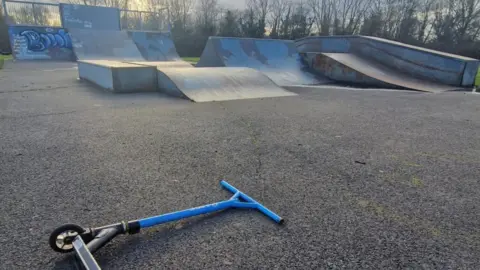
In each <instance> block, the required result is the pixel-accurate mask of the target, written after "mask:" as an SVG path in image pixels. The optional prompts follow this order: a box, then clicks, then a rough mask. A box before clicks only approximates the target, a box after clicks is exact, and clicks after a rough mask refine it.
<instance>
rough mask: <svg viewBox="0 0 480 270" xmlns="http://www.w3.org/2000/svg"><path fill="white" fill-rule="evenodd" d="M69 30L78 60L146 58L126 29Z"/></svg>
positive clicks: (140, 59)
mask: <svg viewBox="0 0 480 270" xmlns="http://www.w3.org/2000/svg"><path fill="white" fill-rule="evenodd" d="M68 32H69V34H70V37H71V39H72V47H73V51H74V53H75V55H76V57H77V59H78V60H97V59H103V60H132V61H143V60H144V59H143V57H142V54H141V53H140V51H139V50H138V48H137V46H136V45H135V43H134V42H133V41H132V40H131V39H130V37H129V36H128V34H127V32H126V31H111V30H94V31H92V30H89V29H75V28H72V29H68Z"/></svg>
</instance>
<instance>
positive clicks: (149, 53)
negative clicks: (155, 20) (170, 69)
mask: <svg viewBox="0 0 480 270" xmlns="http://www.w3.org/2000/svg"><path fill="white" fill-rule="evenodd" d="M128 36H129V37H130V38H131V39H132V40H133V42H134V43H135V44H136V45H137V48H138V50H139V51H140V53H141V54H142V56H143V58H144V59H145V60H147V61H178V60H180V56H178V53H177V49H176V48H175V44H174V43H173V41H172V39H171V38H170V35H169V34H168V33H162V32H143V31H128Z"/></svg>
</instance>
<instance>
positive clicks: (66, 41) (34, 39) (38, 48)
mask: <svg viewBox="0 0 480 270" xmlns="http://www.w3.org/2000/svg"><path fill="white" fill-rule="evenodd" d="M55 31H56V30H54V29H52V28H46V29H45V33H39V32H37V31H35V30H25V31H22V32H21V33H20V36H24V37H25V38H26V39H27V42H28V49H29V50H30V51H34V52H43V51H45V50H47V49H50V48H72V41H71V39H70V36H69V35H68V33H66V32H65V30H63V29H59V30H58V31H57V32H56V33H55Z"/></svg>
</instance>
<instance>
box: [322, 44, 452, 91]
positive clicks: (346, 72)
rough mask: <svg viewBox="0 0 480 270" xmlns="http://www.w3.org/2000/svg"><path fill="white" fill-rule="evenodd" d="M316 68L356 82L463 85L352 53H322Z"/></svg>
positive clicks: (436, 87) (437, 87)
mask: <svg viewBox="0 0 480 270" xmlns="http://www.w3.org/2000/svg"><path fill="white" fill-rule="evenodd" d="M314 69H315V70H317V71H319V72H321V73H322V74H325V75H326V76H327V77H329V78H330V79H332V80H337V81H343V82H351V83H356V84H366V85H376V86H382V87H395V88H399V87H400V88H407V89H412V90H418V91H426V92H443V91H451V90H458V89H461V87H459V86H450V85H444V84H439V83H435V82H430V81H425V80H421V79H417V78H414V77H411V76H409V75H407V74H403V73H400V72H398V71H396V70H393V69H391V68H389V67H387V66H384V65H382V64H380V63H377V62H374V61H371V60H367V59H365V58H362V57H359V56H357V55H354V54H350V53H320V54H318V55H317V57H316V59H315V63H314Z"/></svg>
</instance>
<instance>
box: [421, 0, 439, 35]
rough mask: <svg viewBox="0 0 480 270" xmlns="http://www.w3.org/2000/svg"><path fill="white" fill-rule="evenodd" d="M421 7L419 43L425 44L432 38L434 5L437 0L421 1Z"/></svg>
mask: <svg viewBox="0 0 480 270" xmlns="http://www.w3.org/2000/svg"><path fill="white" fill-rule="evenodd" d="M419 1H420V7H419V12H418V20H419V25H418V37H417V39H418V41H419V42H420V43H423V44H425V43H426V42H427V40H428V39H429V38H430V34H431V32H432V27H431V24H432V19H431V17H432V11H433V4H434V2H435V1H436V0H419Z"/></svg>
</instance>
